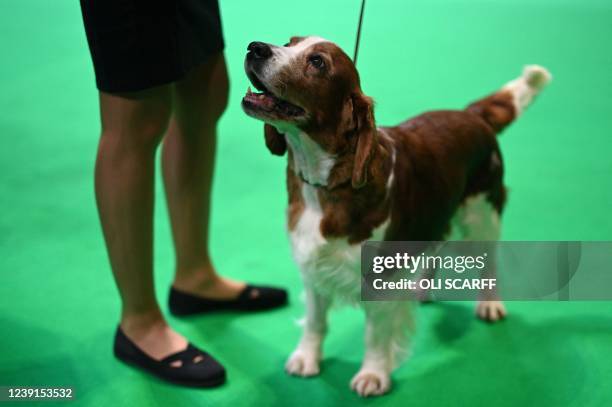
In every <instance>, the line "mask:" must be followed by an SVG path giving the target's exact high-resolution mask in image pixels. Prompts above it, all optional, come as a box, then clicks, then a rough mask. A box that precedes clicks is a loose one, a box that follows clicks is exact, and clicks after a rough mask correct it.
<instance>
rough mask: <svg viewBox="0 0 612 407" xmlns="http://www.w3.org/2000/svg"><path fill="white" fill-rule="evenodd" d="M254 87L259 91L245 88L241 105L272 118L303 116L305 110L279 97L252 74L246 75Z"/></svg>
mask: <svg viewBox="0 0 612 407" xmlns="http://www.w3.org/2000/svg"><path fill="white" fill-rule="evenodd" d="M248 76H249V79H250V80H251V83H252V84H253V86H254V87H255V89H257V90H259V91H260V92H252V91H251V87H250V86H249V88H248V89H247V92H246V95H245V96H244V98H242V106H243V107H244V108H245V109H246V110H249V111H252V112H254V113H263V114H264V115H266V116H269V117H270V118H274V119H281V120H282V119H297V118H300V117H302V116H304V114H305V111H304V109H302V108H301V107H299V106H296V105H294V104H292V103H290V102H287V101H286V100H283V99H281V98H279V97H278V96H276V95H274V94H273V93H272V92H270V91H269V90H268V89H266V87H265V86H264V85H263V84H262V83H261V81H260V80H259V79H258V78H257V77H256V76H255V75H253V74H250V75H248Z"/></svg>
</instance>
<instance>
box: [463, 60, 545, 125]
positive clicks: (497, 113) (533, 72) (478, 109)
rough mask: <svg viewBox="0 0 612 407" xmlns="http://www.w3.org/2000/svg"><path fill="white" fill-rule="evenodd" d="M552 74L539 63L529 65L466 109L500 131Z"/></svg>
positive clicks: (519, 112)
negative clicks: (516, 75) (512, 78)
mask: <svg viewBox="0 0 612 407" xmlns="http://www.w3.org/2000/svg"><path fill="white" fill-rule="evenodd" d="M551 79H552V76H551V75H550V73H549V72H548V70H546V68H543V67H541V66H539V65H529V66H526V67H525V68H524V69H523V74H522V75H521V76H519V77H518V78H516V79H514V80H513V81H510V82H508V83H507V84H506V85H504V86H503V87H502V88H501V89H500V90H499V91H497V92H496V93H494V94H492V95H490V96H487V97H486V98H484V99H481V100H479V101H477V102H474V103H472V104H471V105H469V106H468V107H467V108H466V110H467V111H468V112H471V113H474V114H476V115H478V116H480V117H482V118H483V119H484V121H486V122H487V123H488V124H489V125H490V126H491V127H493V129H494V130H495V131H496V132H497V133H500V132H501V131H502V130H503V129H504V128H505V127H506V126H508V125H509V124H510V123H512V122H513V121H514V119H516V118H517V117H518V116H519V115H520V114H521V113H522V112H523V111H524V110H525V108H526V107H527V106H528V105H529V104H531V102H532V101H533V100H534V98H535V97H536V96H537V95H538V93H540V91H542V89H544V87H545V86H546V84H548V82H550V80H551Z"/></svg>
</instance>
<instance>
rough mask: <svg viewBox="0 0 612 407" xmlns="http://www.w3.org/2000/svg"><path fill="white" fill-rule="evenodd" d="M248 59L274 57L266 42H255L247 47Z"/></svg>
mask: <svg viewBox="0 0 612 407" xmlns="http://www.w3.org/2000/svg"><path fill="white" fill-rule="evenodd" d="M247 50H248V51H249V53H248V57H249V58H253V59H267V58H270V57H271V56H272V49H271V48H270V46H269V45H268V44H266V43H264V42H259V41H255V42H252V43H250V44H249V46H248V47H247Z"/></svg>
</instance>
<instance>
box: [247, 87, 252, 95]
mask: <svg viewBox="0 0 612 407" xmlns="http://www.w3.org/2000/svg"><path fill="white" fill-rule="evenodd" d="M251 93H253V92H251V87H250V86H249V87H248V88H247V95H250V94H251Z"/></svg>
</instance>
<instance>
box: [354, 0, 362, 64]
mask: <svg viewBox="0 0 612 407" xmlns="http://www.w3.org/2000/svg"><path fill="white" fill-rule="evenodd" d="M364 8H365V0H361V11H360V12H359V25H358V26H357V39H356V40H355V54H354V56H353V63H354V64H355V65H357V53H358V52H359V40H360V39H361V23H363V9H364Z"/></svg>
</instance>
